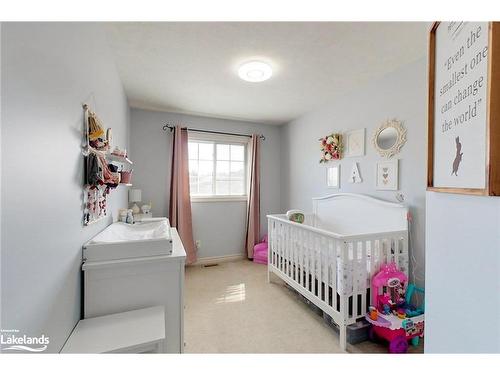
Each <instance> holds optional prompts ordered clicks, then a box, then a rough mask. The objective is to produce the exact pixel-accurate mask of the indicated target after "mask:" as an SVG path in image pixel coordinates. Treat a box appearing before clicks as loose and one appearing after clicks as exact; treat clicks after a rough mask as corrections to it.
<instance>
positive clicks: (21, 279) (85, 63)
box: [1, 23, 129, 352]
mask: <svg viewBox="0 0 500 375" xmlns="http://www.w3.org/2000/svg"><path fill="white" fill-rule="evenodd" d="M2 26H3V30H2V34H1V38H2V39H1V47H2V57H1V58H2V81H1V82H2V86H1V97H2V117H1V121H2V147H1V150H2V160H1V161H2V192H1V201H2V211H1V223H2V227H1V231H2V254H1V271H2V276H1V280H2V290H1V300H2V306H1V312H2V321H1V326H2V328H4V329H18V330H20V334H26V335H40V334H42V333H44V334H45V335H47V336H49V337H50V345H49V350H48V351H50V352H57V351H59V350H60V349H61V347H62V345H63V343H64V342H65V340H66V338H67V337H68V336H69V334H70V332H71V330H72V329H73V327H74V325H75V324H76V323H77V322H78V320H79V318H80V308H81V303H80V298H81V283H80V272H79V270H80V263H81V246H82V244H83V243H84V242H85V241H87V240H88V239H89V238H91V237H92V236H94V235H95V234H96V233H97V232H99V231H101V230H102V229H103V228H104V227H106V226H107V225H108V224H110V222H111V216H110V217H108V218H107V219H106V220H103V221H101V222H99V223H97V224H95V225H93V226H90V227H83V226H82V182H83V157H82V154H81V148H80V146H81V143H82V138H81V135H82V129H83V111H82V103H83V102H89V104H90V105H91V106H93V107H94V108H95V109H96V110H97V113H98V114H99V116H100V117H101V119H102V120H103V121H104V124H105V125H106V126H108V127H112V128H113V131H114V132H113V134H114V143H115V144H117V145H120V146H122V147H123V146H126V145H127V144H128V131H129V126H128V123H129V109H128V105H127V102H126V98H125V95H124V91H123V88H122V85H121V82H120V80H119V77H118V74H117V70H116V67H115V65H114V61H113V59H112V56H111V55H110V52H109V48H108V46H107V44H106V41H105V34H104V32H103V30H102V29H101V25H95V24H94V25H92V24H86V23H72V24H65V23H59V24H57V23H45V24H44V23H24V24H23V23H7V24H3V25H2ZM93 98H95V99H93ZM125 204H126V190H125V188H123V187H119V188H118V189H117V190H116V191H114V192H112V193H111V196H110V198H109V212H112V213H113V214H115V215H116V212H117V210H118V208H120V207H122V206H124V205H125Z"/></svg>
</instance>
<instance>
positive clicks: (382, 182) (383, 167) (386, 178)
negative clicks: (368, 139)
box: [375, 159, 398, 190]
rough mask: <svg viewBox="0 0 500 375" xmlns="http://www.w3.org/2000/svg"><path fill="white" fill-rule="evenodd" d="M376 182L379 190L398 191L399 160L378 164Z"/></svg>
mask: <svg viewBox="0 0 500 375" xmlns="http://www.w3.org/2000/svg"><path fill="white" fill-rule="evenodd" d="M375 181H376V188H377V190H398V160H397V159H395V160H389V161H379V162H377V170H376V176H375Z"/></svg>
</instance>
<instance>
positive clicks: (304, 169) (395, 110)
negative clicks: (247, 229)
mask: <svg viewBox="0 0 500 375" xmlns="http://www.w3.org/2000/svg"><path fill="white" fill-rule="evenodd" d="M426 97H427V92H426V60H425V59H420V60H418V61H416V62H414V63H412V64H409V65H406V66H404V67H403V68H401V69H399V70H397V71H395V72H393V73H391V74H389V75H387V76H384V77H382V78H381V79H379V80H377V81H374V82H372V83H371V84H369V85H367V86H364V87H360V88H358V89H356V90H354V91H352V92H349V93H346V94H345V95H344V96H342V97H340V98H339V99H337V100H334V101H332V103H330V104H328V105H325V106H323V107H322V108H319V109H318V110H316V111H313V112H311V113H308V114H306V115H304V116H302V117H300V118H298V119H296V120H294V121H292V122H290V123H289V124H287V125H286V126H284V127H283V128H282V132H281V138H282V143H281V169H282V174H281V186H282V187H283V189H282V195H281V208H282V211H286V210H288V209H291V208H299V209H303V210H306V211H307V212H310V211H311V210H312V202H311V198H313V197H319V196H323V195H328V194H333V193H336V192H355V193H362V194H368V195H372V196H375V197H379V198H382V199H386V200H390V201H395V193H396V192H395V191H377V190H376V189H375V167H376V162H377V161H382V160H384V159H383V158H382V157H381V156H380V155H379V154H378V153H377V152H376V151H375V149H374V147H373V145H372V143H371V140H372V135H373V133H374V131H375V129H376V128H377V127H378V126H379V125H380V124H381V123H382V122H383V121H385V120H387V119H389V118H394V117H395V118H398V119H400V120H402V121H404V126H405V127H406V129H407V130H408V141H407V142H406V144H405V145H404V147H403V148H402V150H401V153H399V154H398V155H397V156H395V158H398V159H399V191H400V192H401V193H403V194H404V196H405V198H406V204H408V205H409V207H410V210H411V212H412V214H413V224H412V232H411V234H412V238H411V239H412V241H411V246H412V250H413V254H414V255H415V258H416V264H417V267H416V268H412V270H413V269H414V270H415V274H416V281H417V282H418V284H419V285H423V284H424V267H423V265H424V245H425V243H424V240H425V188H426V159H427V156H426V150H427V148H426V145H427V136H426V134H427V131H426ZM360 128H366V136H365V137H366V138H365V140H366V145H365V149H366V153H365V156H364V157H356V158H344V159H342V160H341V161H340V165H341V167H340V170H341V185H340V189H338V190H337V189H329V188H327V186H326V170H325V169H326V166H325V165H324V164H319V159H320V149H319V142H318V139H319V138H320V137H323V136H325V135H326V134H330V133H332V132H334V131H339V132H345V131H347V130H354V129H360ZM355 161H357V162H358V165H359V169H360V173H361V176H362V178H363V182H362V183H361V184H351V183H349V182H348V181H347V178H348V176H349V174H350V172H351V168H352V164H353V162H355Z"/></svg>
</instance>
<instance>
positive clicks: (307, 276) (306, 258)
mask: <svg viewBox="0 0 500 375" xmlns="http://www.w3.org/2000/svg"><path fill="white" fill-rule="evenodd" d="M310 240H311V232H307V233H306V238H305V241H304V250H305V259H304V262H305V267H304V271H305V274H304V276H305V278H306V282H305V287H306V290H309V261H310V259H311V254H310V252H309V243H310Z"/></svg>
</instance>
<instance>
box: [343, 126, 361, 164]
mask: <svg viewBox="0 0 500 375" xmlns="http://www.w3.org/2000/svg"><path fill="white" fill-rule="evenodd" d="M344 140H345V145H346V146H345V155H344V156H345V157H353V156H364V155H365V129H364V128H363V129H358V130H352V131H349V132H347V133H345V136H344Z"/></svg>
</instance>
